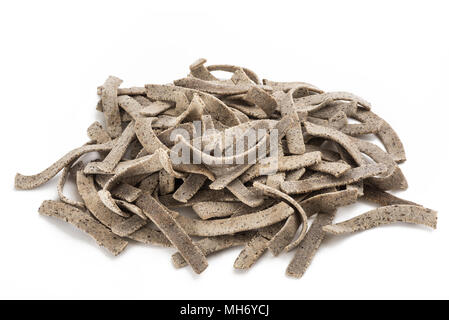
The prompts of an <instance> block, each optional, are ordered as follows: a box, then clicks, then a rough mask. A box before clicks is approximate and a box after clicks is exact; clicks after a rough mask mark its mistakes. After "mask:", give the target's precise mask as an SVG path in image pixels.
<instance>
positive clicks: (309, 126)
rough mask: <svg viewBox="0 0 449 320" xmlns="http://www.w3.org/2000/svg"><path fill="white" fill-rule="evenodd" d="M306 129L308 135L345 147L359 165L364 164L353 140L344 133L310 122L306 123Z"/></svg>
mask: <svg viewBox="0 0 449 320" xmlns="http://www.w3.org/2000/svg"><path fill="white" fill-rule="evenodd" d="M304 128H305V129H306V132H307V133H308V134H310V135H312V136H314V137H320V138H325V139H329V140H332V141H335V142H336V143H338V144H339V145H341V146H343V147H344V148H345V150H346V151H347V152H348V153H349V154H350V155H351V157H352V158H353V159H354V161H355V162H356V163H357V164H358V165H362V164H363V163H364V162H363V159H362V155H361V153H360V151H359V150H358V149H357V148H356V147H354V144H353V143H352V141H351V138H350V137H349V136H347V135H345V134H344V133H341V132H340V131H338V130H335V129H332V128H329V127H322V126H318V125H316V124H313V123H310V122H304Z"/></svg>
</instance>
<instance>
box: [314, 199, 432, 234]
mask: <svg viewBox="0 0 449 320" xmlns="http://www.w3.org/2000/svg"><path fill="white" fill-rule="evenodd" d="M394 222H406V223H412V224H421V225H424V226H428V227H430V228H433V229H436V227H437V213H436V211H433V210H430V209H426V208H424V207H421V206H413V205H406V204H400V205H391V206H386V207H380V208H377V209H374V210H371V211H368V212H366V213H364V214H362V215H360V216H357V217H355V218H353V219H350V220H347V221H344V222H340V223H337V224H333V225H327V226H324V227H323V230H324V231H326V232H327V233H331V234H338V235H339V234H348V233H354V232H358V231H363V230H368V229H371V228H375V227H378V226H381V225H385V224H391V223H394Z"/></svg>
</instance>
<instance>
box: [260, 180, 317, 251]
mask: <svg viewBox="0 0 449 320" xmlns="http://www.w3.org/2000/svg"><path fill="white" fill-rule="evenodd" d="M253 186H254V187H255V188H257V189H259V190H262V191H263V192H264V193H265V194H267V195H269V196H271V197H276V198H280V199H282V200H283V201H286V202H287V203H288V204H291V205H292V206H293V207H294V208H295V209H296V211H297V213H298V214H299V216H300V217H301V220H302V229H301V232H300V233H299V236H298V238H297V239H296V240H294V241H292V242H291V243H290V244H289V245H288V246H287V247H286V248H285V251H290V250H291V249H293V248H295V247H297V246H298V245H299V243H300V242H301V241H302V239H304V237H305V236H306V232H307V228H308V223H307V214H306V213H305V211H304V209H303V208H302V207H301V205H300V204H299V203H298V202H296V201H295V199H293V198H292V197H290V196H289V195H287V194H285V193H283V192H281V191H279V190H277V189H274V188H271V187H269V186H266V185H264V184H261V183H259V182H254V184H253Z"/></svg>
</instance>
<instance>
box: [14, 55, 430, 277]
mask: <svg viewBox="0 0 449 320" xmlns="http://www.w3.org/2000/svg"><path fill="white" fill-rule="evenodd" d="M205 62H206V60H204V59H200V60H198V61H196V62H195V63H193V64H192V65H191V66H190V73H189V75H188V76H187V77H186V78H183V79H180V80H176V81H174V83H173V84H169V85H156V84H149V85H145V86H144V87H132V88H120V85H121V83H122V80H120V79H118V78H116V77H112V76H111V77H109V78H108V79H107V80H106V82H105V83H104V84H103V85H102V86H101V87H99V88H98V94H99V96H100V97H101V99H100V101H99V103H98V105H97V110H98V111H100V112H102V113H103V115H104V119H105V121H104V124H100V123H99V122H94V123H93V124H92V125H91V126H90V127H89V128H88V129H87V135H88V137H89V141H88V142H87V143H86V144H85V145H83V146H81V147H79V148H76V149H74V150H72V151H70V152H69V153H67V154H66V155H65V156H64V157H62V158H61V159H60V160H58V161H57V162H55V163H54V164H53V165H51V166H50V167H49V168H47V169H46V170H44V171H42V172H41V173H39V174H36V175H31V176H25V175H21V174H17V176H16V179H15V186H16V188H17V189H33V188H36V187H38V186H40V185H42V184H44V183H46V182H47V181H49V180H50V179H51V178H53V177H54V176H55V175H57V174H58V173H59V172H61V173H60V175H59V183H58V195H59V200H58V201H53V200H48V201H44V202H43V204H42V205H41V207H40V209H39V212H40V213H41V214H43V215H47V216H52V217H56V218H60V219H63V220H65V221H67V222H69V223H71V224H73V225H74V226H76V227H77V228H79V229H81V230H83V231H84V232H86V233H87V234H89V235H90V236H91V237H92V238H94V239H95V240H96V241H97V243H98V244H99V245H100V246H104V247H105V248H106V249H107V250H108V251H110V252H111V253H112V254H114V255H117V254H119V253H120V252H122V251H123V250H124V249H125V248H126V246H127V245H128V242H129V241H130V240H134V241H138V242H142V243H145V244H152V245H159V246H165V247H173V248H174V249H175V250H177V252H175V253H174V254H173V256H172V258H173V263H174V265H175V267H177V268H180V267H183V266H186V265H190V266H191V267H192V269H193V270H194V271H195V272H196V273H201V272H202V271H203V270H204V269H206V268H207V265H208V263H207V259H206V257H207V256H208V255H210V254H212V253H214V252H217V251H221V250H224V249H226V248H230V247H236V246H239V247H241V248H242V251H241V252H240V254H239V255H238V257H237V258H236V260H235V263H234V267H235V268H238V269H248V268H250V267H251V266H252V265H253V264H254V263H255V262H256V261H257V260H258V259H259V258H260V257H261V256H262V255H263V254H264V252H265V251H269V252H270V253H271V254H273V255H275V256H277V255H279V254H281V253H283V252H287V251H294V252H295V253H294V256H293V259H292V261H291V262H290V264H289V266H288V268H287V274H288V275H290V276H293V277H298V278H299V277H301V276H302V275H303V274H304V272H305V270H306V268H307V267H308V265H309V264H310V262H311V260H312V258H313V256H314V255H315V253H316V251H317V250H318V248H319V246H320V244H321V242H322V240H323V239H324V237H326V236H327V235H329V234H333V235H341V234H347V233H353V232H357V231H361V230H366V229H370V228H373V227H376V226H379V225H383V224H389V223H394V222H407V223H414V224H422V225H426V226H429V227H432V228H435V227H436V223H437V215H436V212H435V211H433V210H429V209H426V208H424V207H422V206H421V205H418V204H416V203H413V202H410V201H407V200H403V199H400V198H397V197H395V196H393V195H391V194H389V193H387V192H386V191H387V190H399V189H406V188H407V181H406V179H405V177H404V175H403V173H402V171H401V169H400V168H399V166H398V164H399V163H401V162H403V161H405V153H404V149H403V145H402V143H401V141H400V139H399V137H398V135H397V134H396V132H395V131H393V129H392V128H391V126H390V125H389V124H388V123H387V122H386V121H385V120H383V119H382V118H380V117H379V116H378V115H376V114H375V113H373V112H372V111H371V106H370V104H369V103H368V102H367V101H365V100H364V99H362V98H360V97H358V96H356V95H354V94H351V93H347V92H324V91H322V90H321V89H319V88H317V87H315V86H313V85H310V84H308V83H304V82H276V81H270V80H265V79H264V80H263V82H261V81H259V78H258V76H257V75H256V74H255V73H254V72H253V71H251V70H249V69H247V68H242V67H238V66H233V65H209V66H205ZM215 71H222V72H223V71H224V72H228V73H229V74H230V78H229V79H226V80H222V79H219V78H217V77H216V76H214V72H215ZM348 119H352V120H353V121H351V122H348ZM198 124H199V125H198ZM250 130H259V131H260V130H262V131H261V132H265V134H261V135H260V136H258V137H257V138H256V139H253V140H252V141H250V139H246V140H245V136H246V133H248V132H250ZM259 131H258V132H259ZM178 132H181V133H187V134H184V135H183V134H178ZM367 136H375V137H377V138H378V139H379V141H380V142H381V143H382V144H383V146H384V147H385V150H386V151H384V150H383V149H382V148H380V147H379V146H378V145H376V144H374V143H372V142H369V141H368V140H367V139H366V138H365V137H367ZM243 140H244V141H243ZM242 141H243V142H242ZM239 142H241V143H242V144H241V145H243V147H244V149H243V151H241V152H240V153H237V152H234V153H233V152H232V151H233V150H237V149H236V148H235V146H236V144H238V143H239ZM274 147H275V148H274ZM185 150H188V151H189V156H188V157H187V158H186V159H187V161H183V162H179V161H173V156H174V155H178V156H179V155H180V152H182V151H185ZM230 151H231V152H230ZM92 152H96V154H97V155H98V156H97V159H96V160H95V161H90V162H88V163H84V162H83V161H82V157H83V155H85V154H87V153H92ZM256 154H257V156H256V158H255V159H256V161H252V162H250V161H249V159H250V158H251V156H253V157H252V158H251V159H254V156H255V155H256ZM193 158H196V159H200V161H193ZM272 163H275V168H274V170H271V171H270V170H268V169H269V168H268V167H269V166H270V164H272ZM70 175H73V177H74V178H75V179H74V181H76V185H77V190H78V192H79V195H80V197H79V199H80V200H73V199H70V198H68V197H67V196H65V195H64V194H63V187H64V185H65V183H66V180H67V178H68V177H69V176H70ZM358 199H362V200H365V201H368V202H371V203H374V204H377V205H378V206H379V207H378V208H377V209H375V210H371V211H368V212H365V213H363V214H361V215H360V216H357V217H355V218H353V219H350V220H348V221H344V222H341V223H337V224H333V220H334V217H335V214H336V211H337V209H338V208H339V207H342V206H346V205H349V204H352V203H355V202H356V201H357V200H358ZM181 208H191V209H192V210H193V211H194V213H195V216H192V214H188V213H187V212H186V211H187V210H179V209H181ZM311 217H314V220H313V223H312V224H311V225H310V226H309V223H308V220H309V219H310V218H311ZM192 236H193V237H195V238H194V240H193V239H192Z"/></svg>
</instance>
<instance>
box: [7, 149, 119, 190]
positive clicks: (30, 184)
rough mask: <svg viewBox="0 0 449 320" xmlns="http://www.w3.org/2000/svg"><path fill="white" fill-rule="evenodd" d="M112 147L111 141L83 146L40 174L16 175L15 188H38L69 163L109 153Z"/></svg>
mask: <svg viewBox="0 0 449 320" xmlns="http://www.w3.org/2000/svg"><path fill="white" fill-rule="evenodd" d="M113 146H114V143H113V141H110V142H106V143H103V144H90V145H84V146H82V147H80V148H77V149H74V150H72V151H70V152H69V153H67V154H66V155H65V156H63V157H62V158H61V159H59V160H58V161H56V162H55V163H54V164H52V165H51V166H50V167H48V168H47V169H45V170H44V171H42V172H41V173H38V174H35V175H32V176H24V175H22V174H20V173H17V174H16V177H15V187H16V188H17V189H21V190H29V189H33V188H36V187H39V186H40V185H42V184H44V183H46V182H47V181H48V180H50V179H51V178H53V177H54V176H55V175H56V174H57V173H58V172H59V171H61V170H62V169H63V168H64V167H66V166H68V165H69V164H70V163H72V162H74V161H75V160H76V159H78V158H79V157H81V156H82V155H84V154H86V153H89V152H95V151H109V150H111V149H112V147H113Z"/></svg>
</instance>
